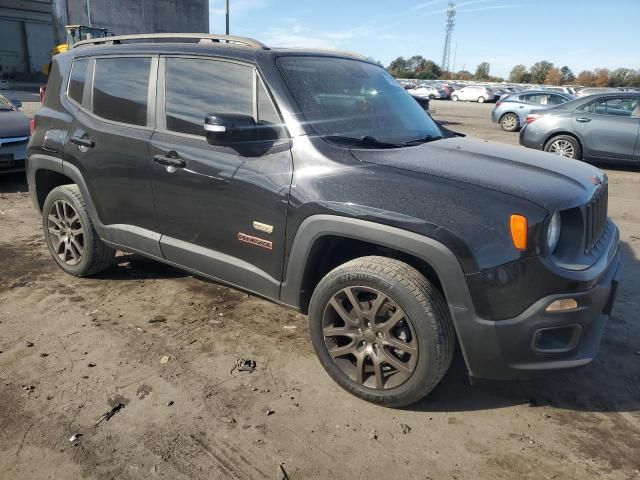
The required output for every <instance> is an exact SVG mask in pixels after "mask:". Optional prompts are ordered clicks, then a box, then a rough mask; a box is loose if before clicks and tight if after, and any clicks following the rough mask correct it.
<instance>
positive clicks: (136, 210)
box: [27, 34, 620, 406]
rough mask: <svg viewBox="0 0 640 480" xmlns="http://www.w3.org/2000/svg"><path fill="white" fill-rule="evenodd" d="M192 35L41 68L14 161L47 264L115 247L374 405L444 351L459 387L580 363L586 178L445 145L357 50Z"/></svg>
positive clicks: (609, 239) (549, 163) (489, 149)
mask: <svg viewBox="0 0 640 480" xmlns="http://www.w3.org/2000/svg"><path fill="white" fill-rule="evenodd" d="M201 37H202V40H204V41H202V42H198V43H195V42H193V40H194V35H193V34H155V35H150V34H147V35H139V36H124V37H109V38H108V39H94V40H87V41H84V42H79V43H77V44H76V45H75V46H74V48H72V49H71V50H69V51H68V52H66V53H62V54H59V55H56V56H55V57H53V67H52V71H51V74H50V75H49V81H48V87H47V90H48V93H47V95H45V99H44V105H43V107H42V108H41V109H40V110H39V111H38V112H37V113H36V116H35V131H34V133H33V136H32V139H31V142H30V145H29V150H28V154H29V161H28V163H27V167H28V183H29V189H30V192H31V196H32V200H33V203H34V206H35V207H36V208H37V209H38V210H39V211H40V212H42V226H43V232H44V238H45V240H46V244H47V247H48V249H49V251H50V253H51V256H52V258H53V261H54V262H55V263H56V264H57V265H58V266H59V267H60V268H61V269H62V270H64V271H65V272H67V273H69V274H71V275H75V276H78V277H84V276H88V275H94V274H96V273H98V272H101V271H103V270H105V269H107V268H109V266H110V265H112V263H113V261H114V255H115V252H116V249H118V250H124V251H130V252H137V253H139V254H142V255H146V256H148V257H150V258H152V259H155V260H157V261H160V262H165V263H168V264H170V265H173V266H175V267H180V268H183V269H185V270H187V271H190V272H194V273H196V274H198V275H199V276H202V277H206V278H209V279H212V280H214V281H217V282H221V283H225V284H228V285H230V286H232V287H234V288H238V289H242V290H245V291H248V292H253V293H255V294H257V295H259V296H261V297H264V298H267V299H270V300H272V301H274V302H277V303H279V304H281V305H283V306H287V307H290V308H293V309H297V310H299V311H301V312H303V313H305V314H308V317H309V332H310V337H311V342H312V344H313V347H314V349H315V351H316V353H317V355H318V358H319V360H320V363H321V364H322V366H323V367H324V368H325V370H326V371H327V373H328V374H329V375H330V376H331V377H332V378H333V379H334V380H335V381H336V382H337V383H338V384H340V385H341V386H342V387H343V388H344V389H346V390H347V391H349V392H351V393H352V394H354V395H357V396H359V397H360V398H363V399H365V400H368V401H371V402H376V403H379V404H382V405H385V406H404V405H408V404H410V403H413V402H415V401H417V400H419V399H420V398H422V397H424V396H425V395H427V394H428V393H429V392H430V391H431V390H432V389H433V388H435V386H436V385H437V384H438V382H439V381H440V380H441V379H442V377H443V375H444V374H445V372H446V371H447V369H448V368H449V365H450V364H451V360H452V356H453V353H454V350H455V348H456V345H457V344H459V345H460V348H461V350H462V352H463V353H464V359H465V361H466V363H467V367H468V370H469V374H470V376H472V377H479V378H494V379H496V378H503V379H507V378H517V377H522V376H526V377H528V376H530V375H535V374H543V375H544V374H548V372H549V371H550V370H558V369H559V370H564V369H567V368H570V367H576V366H581V365H584V364H586V363H588V362H589V361H591V360H592V359H593V358H594V357H595V355H596V353H597V350H598V347H599V344H600V339H601V337H602V335H603V332H604V327H605V324H606V322H607V318H608V316H609V314H610V312H611V307H612V305H613V302H614V297H615V292H616V288H615V287H616V284H617V282H618V278H619V271H620V254H619V252H618V243H619V240H618V239H619V234H618V230H617V228H616V226H615V225H614V223H613V222H612V221H611V220H609V219H608V218H607V211H606V205H607V203H606V202H607V186H606V177H605V176H604V175H603V174H602V172H600V171H599V170H598V169H596V168H594V167H592V166H590V165H587V164H583V163H579V162H558V161H557V160H556V158H555V157H553V156H551V155H548V154H545V153H541V152H534V151H527V150H524V149H521V148H519V147H514V146H509V145H504V144H497V143H495V144H494V143H489V142H485V141H483V140H478V139H469V138H461V137H458V136H449V135H446V132H445V131H444V130H443V129H440V128H439V127H438V125H437V124H436V123H435V122H434V121H433V120H432V119H431V118H430V116H429V115H427V114H426V113H425V112H424V110H423V109H422V108H421V107H420V105H418V103H417V102H416V101H415V100H414V99H413V98H412V97H411V96H410V95H409V94H408V93H407V92H406V91H405V90H404V89H403V88H402V87H401V86H400V84H399V83H398V82H396V81H395V80H394V79H393V78H392V77H391V75H389V73H388V72H387V71H386V70H385V69H384V68H382V67H380V66H379V65H377V64H374V63H371V62H369V61H367V60H365V59H363V58H362V57H360V56H355V55H352V54H347V53H340V52H324V53H322V52H318V51H314V50H309V51H303V52H301V51H300V50H286V49H269V48H267V47H266V46H264V45H263V44H262V43H260V42H258V41H256V40H251V39H243V38H239V37H226V36H224V35H206V34H203V35H201ZM594 206H595V207H597V208H596V209H595V210H594V211H595V212H597V214H595V215H588V216H587V211H591V210H589V209H592V208H593V207H594ZM592 243H593V245H592ZM585 245H586V247H585ZM594 245H597V246H594ZM106 275H109V274H108V273H106ZM251 328H252V326H251V324H250V323H247V325H246V329H247V331H249V330H250V329H251ZM265 341H266V340H265ZM292 368H295V367H294V366H292Z"/></svg>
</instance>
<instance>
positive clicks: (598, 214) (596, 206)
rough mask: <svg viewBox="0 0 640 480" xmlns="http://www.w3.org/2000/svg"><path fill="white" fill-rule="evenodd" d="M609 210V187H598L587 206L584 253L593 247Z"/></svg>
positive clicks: (602, 230) (605, 185) (606, 185)
mask: <svg viewBox="0 0 640 480" xmlns="http://www.w3.org/2000/svg"><path fill="white" fill-rule="evenodd" d="M608 208H609V185H608V184H607V183H605V184H603V185H602V186H601V187H600V190H598V191H597V192H596V193H595V195H594V196H593V198H592V199H591V201H590V202H589V203H588V204H587V211H586V215H587V221H586V224H585V227H586V234H585V237H586V242H585V253H589V252H590V251H591V249H592V248H593V247H595V246H596V245H597V243H598V240H600V237H601V236H602V233H603V232H604V230H605V228H606V226H607V211H608Z"/></svg>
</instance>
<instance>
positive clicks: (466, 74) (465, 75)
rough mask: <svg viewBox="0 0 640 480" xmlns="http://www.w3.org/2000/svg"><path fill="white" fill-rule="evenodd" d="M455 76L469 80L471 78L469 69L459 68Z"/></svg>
mask: <svg viewBox="0 0 640 480" xmlns="http://www.w3.org/2000/svg"><path fill="white" fill-rule="evenodd" d="M455 78H456V79H458V80H471V79H472V78H473V74H472V73H471V72H470V71H469V70H460V71H459V72H458V73H456V74H455Z"/></svg>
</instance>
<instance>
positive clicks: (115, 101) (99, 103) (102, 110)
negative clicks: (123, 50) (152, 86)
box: [93, 58, 151, 125]
mask: <svg viewBox="0 0 640 480" xmlns="http://www.w3.org/2000/svg"><path fill="white" fill-rule="evenodd" d="M150 67H151V59H149V58H99V59H97V60H96V71H95V79H94V84H93V113H95V114H96V115H98V116H100V117H102V118H106V119H107V120H113V121H115V122H121V123H129V124H132V125H146V124H147V91H148V86H149V70H150Z"/></svg>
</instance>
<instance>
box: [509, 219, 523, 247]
mask: <svg viewBox="0 0 640 480" xmlns="http://www.w3.org/2000/svg"><path fill="white" fill-rule="evenodd" d="M509 227H510V228H511V240H513V246H514V247H516V248H517V249H518V250H526V249H527V217H523V216H522V215H511V220H510V222H509Z"/></svg>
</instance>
